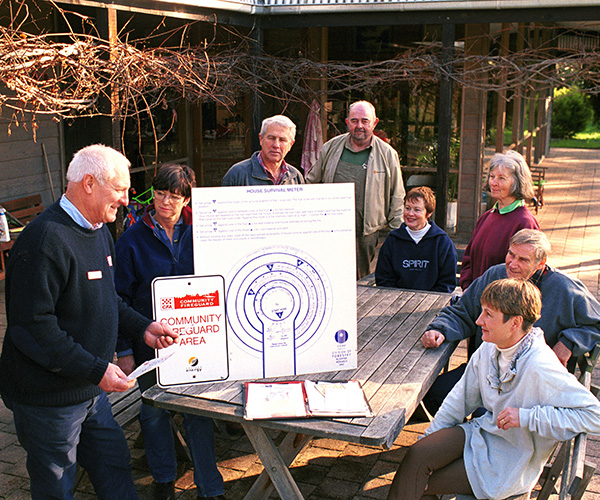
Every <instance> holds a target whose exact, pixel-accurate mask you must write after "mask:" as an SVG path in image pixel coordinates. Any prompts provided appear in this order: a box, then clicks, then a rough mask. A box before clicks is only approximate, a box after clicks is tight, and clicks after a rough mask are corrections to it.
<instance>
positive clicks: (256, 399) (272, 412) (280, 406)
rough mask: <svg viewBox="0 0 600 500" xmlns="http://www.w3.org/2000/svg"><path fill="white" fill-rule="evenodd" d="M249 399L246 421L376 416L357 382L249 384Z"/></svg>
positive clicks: (246, 387) (247, 398)
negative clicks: (373, 414)
mask: <svg viewBox="0 0 600 500" xmlns="http://www.w3.org/2000/svg"><path fill="white" fill-rule="evenodd" d="M245 396H246V398H245V406H244V418H245V419H246V420H259V419H269V418H301V417H370V416H372V412H371V409H370V407H369V404H368V402H367V399H366V398H365V395H364V392H363V390H362V387H361V386H360V383H359V382H358V381H356V380H349V381H344V382H328V381H316V382H315V381H311V380H299V381H291V382H246V383H245Z"/></svg>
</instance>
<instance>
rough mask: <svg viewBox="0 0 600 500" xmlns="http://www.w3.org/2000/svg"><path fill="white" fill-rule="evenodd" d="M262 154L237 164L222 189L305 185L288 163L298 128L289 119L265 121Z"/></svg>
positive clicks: (277, 116)
mask: <svg viewBox="0 0 600 500" xmlns="http://www.w3.org/2000/svg"><path fill="white" fill-rule="evenodd" d="M258 137H259V139H260V151H257V152H256V153H254V154H253V155H252V157H250V158H248V159H247V160H244V161H241V162H239V163H236V164H235V165H234V166H233V167H231V168H230V169H229V171H228V172H227V173H226V174H225V177H223V182H222V185H223V186H279V185H281V184H304V178H303V177H302V174H301V173H300V171H299V170H298V169H297V168H295V167H293V166H292V165H289V164H287V163H286V162H285V156H286V155H287V154H288V153H289V152H290V149H292V146H293V145H294V141H295V138H296V125H294V122H293V121H292V120H290V119H289V118H288V117H287V116H283V115H275V116H271V117H270V118H265V119H264V120H263V122H262V126H261V128H260V134H258Z"/></svg>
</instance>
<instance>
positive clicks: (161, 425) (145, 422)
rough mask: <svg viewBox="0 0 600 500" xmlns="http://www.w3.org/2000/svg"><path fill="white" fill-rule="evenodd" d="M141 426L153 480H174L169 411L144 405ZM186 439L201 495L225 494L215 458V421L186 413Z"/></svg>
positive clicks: (184, 421)
mask: <svg viewBox="0 0 600 500" xmlns="http://www.w3.org/2000/svg"><path fill="white" fill-rule="evenodd" d="M140 425H141V427H142V432H143V433H144V444H145V447H146V460H147V462H148V467H149V468H150V472H151V473H152V477H153V478H154V480H155V481H157V482H159V483H166V482H169V481H173V480H175V477H176V475H177V456H176V454H175V443H174V440H173V432H172V430H171V413H170V412H169V411H168V410H163V409H161V408H154V407H152V406H150V405H147V404H142V407H141V409H140ZM183 426H184V427H185V438H186V441H187V444H188V448H189V449H190V453H191V454H192V460H193V462H194V482H195V483H196V488H197V492H198V496H200V497H203V496H204V497H216V496H218V495H222V494H223V492H224V488H223V477H222V476H221V473H220V472H219V469H218V468H217V464H216V458H215V438H214V429H213V422H212V420H211V419H210V418H206V417H200V416H197V415H190V414H187V413H184V414H183Z"/></svg>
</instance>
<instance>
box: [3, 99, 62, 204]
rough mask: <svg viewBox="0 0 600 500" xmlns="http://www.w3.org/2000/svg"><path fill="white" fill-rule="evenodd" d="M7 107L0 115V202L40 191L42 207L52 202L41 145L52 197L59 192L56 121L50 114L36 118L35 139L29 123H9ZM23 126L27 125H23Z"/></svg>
mask: <svg viewBox="0 0 600 500" xmlns="http://www.w3.org/2000/svg"><path fill="white" fill-rule="evenodd" d="M6 115H7V109H6V108H4V109H3V110H2V114H0V204H1V203H2V201H4V200H13V199H15V198H21V197H23V196H29V195H32V194H37V193H40V194H41V195H42V202H43V204H44V206H48V205H50V204H51V203H52V201H53V196H52V191H51V189H50V181H49V177H48V172H47V170H46V164H45V162H44V156H43V151H42V144H43V145H44V148H45V150H46V157H47V160H48V168H49V169H50V173H51V179H52V185H53V186H54V196H55V197H56V199H58V197H60V195H61V193H62V188H63V184H62V173H61V163H62V159H61V146H60V142H61V141H60V130H59V124H58V123H56V122H55V121H53V120H52V118H50V117H46V116H40V117H39V118H38V129H37V142H34V140H33V134H32V132H31V124H30V123H25V124H22V125H21V126H18V127H17V126H16V125H15V124H14V123H13V124H12V125H10V134H9V132H8V130H9V128H8V127H9V119H8V117H7V116H6ZM23 125H26V127H27V128H25V126H23Z"/></svg>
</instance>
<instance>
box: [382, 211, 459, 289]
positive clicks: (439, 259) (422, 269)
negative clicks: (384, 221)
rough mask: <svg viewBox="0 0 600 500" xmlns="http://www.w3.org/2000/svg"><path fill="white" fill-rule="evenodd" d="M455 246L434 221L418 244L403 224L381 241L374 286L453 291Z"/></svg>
mask: <svg viewBox="0 0 600 500" xmlns="http://www.w3.org/2000/svg"><path fill="white" fill-rule="evenodd" d="M456 259H457V256H456V248H454V244H453V243H452V240H451V239H450V238H449V237H448V235H447V234H446V233H445V232H444V231H442V230H441V229H440V228H439V227H438V226H436V225H435V223H434V222H431V228H430V229H429V231H427V233H426V234H425V236H423V239H422V240H421V241H420V242H419V243H418V244H417V243H415V241H414V240H413V239H412V238H411V236H410V235H409V234H408V231H407V230H406V224H404V223H402V225H401V226H400V227H399V228H398V229H394V230H393V231H392V232H391V233H390V234H389V235H388V237H387V238H386V240H385V241H384V243H383V245H382V247H381V250H380V252H379V257H378V260H377V267H376V269H375V280H376V282H377V286H389V287H394V288H409V289H413V290H429V291H435V292H452V291H453V290H454V289H455V288H456Z"/></svg>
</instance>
